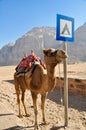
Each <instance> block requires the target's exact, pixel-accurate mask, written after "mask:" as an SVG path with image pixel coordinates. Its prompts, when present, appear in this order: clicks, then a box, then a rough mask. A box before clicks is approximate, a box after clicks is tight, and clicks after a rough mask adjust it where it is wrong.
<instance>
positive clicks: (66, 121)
mask: <svg viewBox="0 0 86 130" xmlns="http://www.w3.org/2000/svg"><path fill="white" fill-rule="evenodd" d="M63 50H64V51H65V52H66V54H67V43H65V42H63ZM63 67H64V111H65V115H64V116H65V126H68V78H67V59H66V60H65V61H64V63H63Z"/></svg>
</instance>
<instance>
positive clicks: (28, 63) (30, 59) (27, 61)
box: [15, 53, 46, 71]
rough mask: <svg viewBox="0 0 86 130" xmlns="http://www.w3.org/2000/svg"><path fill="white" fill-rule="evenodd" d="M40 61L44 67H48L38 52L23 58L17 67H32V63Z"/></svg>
mask: <svg viewBox="0 0 86 130" xmlns="http://www.w3.org/2000/svg"><path fill="white" fill-rule="evenodd" d="M36 61H37V62H39V63H40V64H41V65H42V66H43V68H44V69H46V65H45V64H44V63H43V62H42V61H41V59H40V58H39V57H38V56H36V54H34V53H32V54H31V55H29V56H25V57H23V58H22V60H21V61H20V63H19V64H18V65H17V67H16V68H15V69H16V71H17V70H18V69H20V68H28V69H30V68H31V67H32V65H33V64H34V63H35V62H36Z"/></svg>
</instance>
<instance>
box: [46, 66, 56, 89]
mask: <svg viewBox="0 0 86 130" xmlns="http://www.w3.org/2000/svg"><path fill="white" fill-rule="evenodd" d="M54 70H55V67H53V66H49V65H48V66H47V79H48V90H50V91H51V90H52V89H54V85H55V76H54Z"/></svg>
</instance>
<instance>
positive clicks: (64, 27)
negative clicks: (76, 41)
mask: <svg viewBox="0 0 86 130" xmlns="http://www.w3.org/2000/svg"><path fill="white" fill-rule="evenodd" d="M60 36H65V37H72V22H71V21H68V20H63V19H60Z"/></svg>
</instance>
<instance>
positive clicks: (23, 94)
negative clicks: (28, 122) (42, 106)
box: [21, 90, 30, 117]
mask: <svg viewBox="0 0 86 130" xmlns="http://www.w3.org/2000/svg"><path fill="white" fill-rule="evenodd" d="M21 100H22V104H23V106H24V110H25V114H26V116H27V117H28V116H30V115H29V114H28V113H27V110H26V105H25V90H24V91H23V90H22V97H21Z"/></svg>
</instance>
